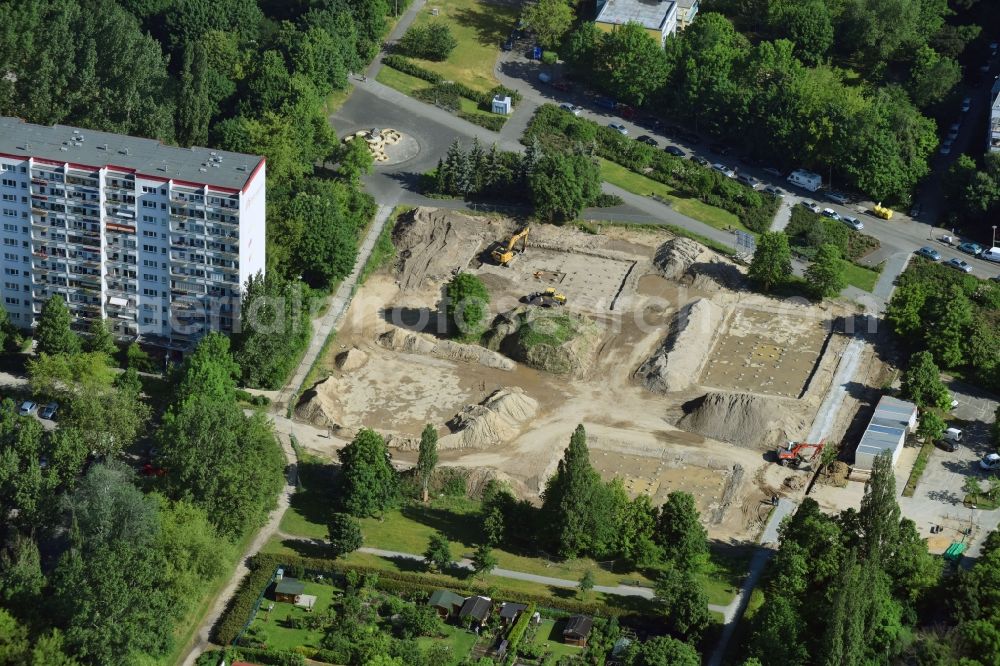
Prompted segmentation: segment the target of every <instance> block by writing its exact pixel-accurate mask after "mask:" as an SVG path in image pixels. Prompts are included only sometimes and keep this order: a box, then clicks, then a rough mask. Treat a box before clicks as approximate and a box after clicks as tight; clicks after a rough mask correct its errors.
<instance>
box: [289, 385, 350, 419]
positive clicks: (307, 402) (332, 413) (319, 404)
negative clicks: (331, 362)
mask: <svg viewBox="0 0 1000 666" xmlns="http://www.w3.org/2000/svg"><path fill="white" fill-rule="evenodd" d="M333 381H334V378H333V377H327V378H326V379H324V380H323V381H321V382H317V383H316V384H315V385H314V386H313V387H312V388H310V389H309V390H307V391H304V392H303V393H302V398H301V399H300V400H299V404H297V405H296V406H295V418H296V419H297V420H299V421H305V422H306V423H311V424H313V425H314V426H318V427H320V428H338V427H340V426H341V424H343V422H344V419H343V415H342V413H341V411H340V407H339V405H338V404H337V401H336V400H334V399H333V397H332V395H331V394H332V393H333V391H332V390H331V387H332V386H334V384H330V382H333ZM327 384H330V386H329V387H328V386H326V385H327Z"/></svg>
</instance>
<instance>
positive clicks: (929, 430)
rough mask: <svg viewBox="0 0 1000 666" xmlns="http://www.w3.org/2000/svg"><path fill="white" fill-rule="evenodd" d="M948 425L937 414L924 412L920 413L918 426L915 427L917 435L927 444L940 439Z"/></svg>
mask: <svg viewBox="0 0 1000 666" xmlns="http://www.w3.org/2000/svg"><path fill="white" fill-rule="evenodd" d="M947 427H948V424H947V423H945V421H944V419H942V418H941V417H940V416H938V414H937V412H933V411H925V412H921V413H920V425H918V426H917V435H919V436H920V437H923V438H924V439H925V440H927V441H929V442H933V441H936V440H939V439H941V435H943V434H944V430H945V428H947Z"/></svg>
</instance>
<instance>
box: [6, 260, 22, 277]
mask: <svg viewBox="0 0 1000 666" xmlns="http://www.w3.org/2000/svg"><path fill="white" fill-rule="evenodd" d="M16 258H17V257H16V256H15V259H16ZM3 272H4V274H6V275H20V274H21V271H20V270H18V269H17V268H5V269H3Z"/></svg>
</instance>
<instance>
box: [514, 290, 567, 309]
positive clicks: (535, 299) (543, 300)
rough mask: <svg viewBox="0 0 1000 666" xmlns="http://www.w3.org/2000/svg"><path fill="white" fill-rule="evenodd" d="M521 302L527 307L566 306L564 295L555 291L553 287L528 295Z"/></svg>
mask: <svg viewBox="0 0 1000 666" xmlns="http://www.w3.org/2000/svg"><path fill="white" fill-rule="evenodd" d="M521 301H522V302H524V303H527V304H528V305H537V306H539V307H543V308H551V307H553V306H556V305H566V294H563V293H560V292H558V291H556V290H555V288H554V287H549V288H548V289H546V290H545V291H536V292H535V293H533V294H528V295H527V296H525V297H524V298H522V299H521Z"/></svg>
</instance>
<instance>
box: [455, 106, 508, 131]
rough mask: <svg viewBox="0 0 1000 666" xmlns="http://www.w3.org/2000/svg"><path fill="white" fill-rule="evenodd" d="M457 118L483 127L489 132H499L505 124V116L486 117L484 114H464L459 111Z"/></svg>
mask: <svg viewBox="0 0 1000 666" xmlns="http://www.w3.org/2000/svg"><path fill="white" fill-rule="evenodd" d="M458 117H459V118H461V119H462V120H468V121H469V122H470V123H475V124H476V125H479V126H480V127H485V128H486V129H488V130H490V131H491V132H499V131H500V130H502V129H503V125H504V123H505V122H507V116H498V115H493V114H491V115H486V114H485V113H466V112H465V111H459V112H458Z"/></svg>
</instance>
